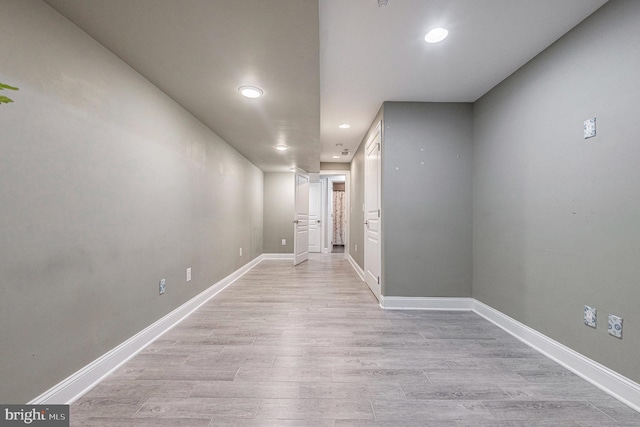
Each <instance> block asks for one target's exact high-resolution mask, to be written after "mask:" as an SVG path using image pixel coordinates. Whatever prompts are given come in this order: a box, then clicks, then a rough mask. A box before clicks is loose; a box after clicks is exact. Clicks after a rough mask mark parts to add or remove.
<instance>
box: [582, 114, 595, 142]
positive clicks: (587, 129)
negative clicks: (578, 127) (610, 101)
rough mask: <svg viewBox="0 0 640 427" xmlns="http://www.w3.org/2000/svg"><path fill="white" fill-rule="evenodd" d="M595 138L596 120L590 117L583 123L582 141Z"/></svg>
mask: <svg viewBox="0 0 640 427" xmlns="http://www.w3.org/2000/svg"><path fill="white" fill-rule="evenodd" d="M594 136H596V118H595V117H592V118H590V119H588V120H585V121H584V139H587V138H593V137H594Z"/></svg>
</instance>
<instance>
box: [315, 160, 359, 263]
mask: <svg viewBox="0 0 640 427" xmlns="http://www.w3.org/2000/svg"><path fill="white" fill-rule="evenodd" d="M319 175H320V178H327V188H326V192H325V193H326V196H327V206H326V209H323V210H324V214H325V215H327V216H328V215H331V212H329V205H330V203H329V196H330V195H329V188H332V186H331V185H328V184H329V181H330V178H331V177H332V176H344V199H345V203H344V208H345V211H346V215H345V224H344V234H345V236H344V259H348V258H349V242H350V240H351V239H350V238H349V237H350V236H349V229H350V225H351V188H350V187H351V171H349V170H335V169H321V170H320V173H319ZM331 196H332V195H331ZM327 218H328V217H327ZM325 224H327V229H328V225H329V221H328V219H327V220H325ZM332 224H333V222H332ZM328 231H331V233H333V227H332V229H331V230H328ZM328 242H329V243H330V242H331V239H328ZM329 243H326V244H327V245H328V244H329ZM332 249H333V248H332ZM329 252H330V251H329Z"/></svg>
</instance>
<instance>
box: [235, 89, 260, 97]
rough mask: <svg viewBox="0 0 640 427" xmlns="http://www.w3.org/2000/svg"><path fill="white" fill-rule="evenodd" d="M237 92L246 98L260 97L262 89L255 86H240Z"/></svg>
mask: <svg viewBox="0 0 640 427" xmlns="http://www.w3.org/2000/svg"><path fill="white" fill-rule="evenodd" d="M238 92H240V93H241V94H242V95H243V96H246V97H247V98H260V97H261V96H262V95H263V94H264V92H263V91H262V89H260V88H259V87H255V86H240V87H239V88H238Z"/></svg>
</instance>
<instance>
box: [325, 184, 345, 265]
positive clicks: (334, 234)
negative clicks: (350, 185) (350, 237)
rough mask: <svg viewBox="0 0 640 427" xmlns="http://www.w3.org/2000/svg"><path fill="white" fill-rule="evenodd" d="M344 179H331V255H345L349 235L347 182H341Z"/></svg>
mask: <svg viewBox="0 0 640 427" xmlns="http://www.w3.org/2000/svg"><path fill="white" fill-rule="evenodd" d="M340 179H344V176H342V177H340V176H336V177H331V178H330V179H329V182H330V183H331V185H330V190H331V191H330V193H329V195H328V198H330V199H331V203H330V207H329V209H328V213H329V216H330V217H331V229H330V230H328V231H329V234H330V236H329V237H330V240H331V241H330V247H329V249H330V250H331V253H334V254H336V253H344V245H345V243H346V239H347V235H346V228H347V212H346V201H347V199H346V197H345V182H344V180H343V181H340Z"/></svg>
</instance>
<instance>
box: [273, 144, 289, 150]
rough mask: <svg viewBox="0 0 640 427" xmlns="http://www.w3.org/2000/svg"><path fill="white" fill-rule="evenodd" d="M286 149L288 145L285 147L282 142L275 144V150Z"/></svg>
mask: <svg viewBox="0 0 640 427" xmlns="http://www.w3.org/2000/svg"><path fill="white" fill-rule="evenodd" d="M288 149H289V147H287V146H286V145H284V144H278V145H276V150H278V151H287V150H288Z"/></svg>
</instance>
